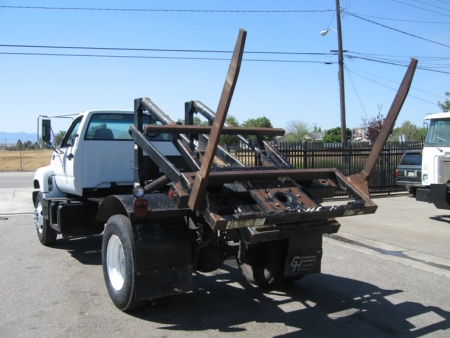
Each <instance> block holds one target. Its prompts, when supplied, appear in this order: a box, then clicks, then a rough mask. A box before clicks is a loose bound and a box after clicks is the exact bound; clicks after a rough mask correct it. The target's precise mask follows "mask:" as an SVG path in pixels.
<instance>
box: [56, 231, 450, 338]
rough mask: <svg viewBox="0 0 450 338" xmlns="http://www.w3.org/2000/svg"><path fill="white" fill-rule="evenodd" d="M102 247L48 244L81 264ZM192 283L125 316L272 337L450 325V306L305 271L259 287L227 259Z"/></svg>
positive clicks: (424, 330) (432, 329) (410, 331)
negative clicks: (263, 327)
mask: <svg viewBox="0 0 450 338" xmlns="http://www.w3.org/2000/svg"><path fill="white" fill-rule="evenodd" d="M101 245H102V236H101V235H99V236H90V237H86V238H79V239H67V238H63V239H58V240H57V241H56V243H55V245H54V246H53V248H54V249H58V250H65V251H67V252H69V253H70V254H71V255H72V257H74V258H75V259H77V260H78V261H79V262H81V263H82V264H88V265H101V263H102V262H101ZM193 283H194V290H193V292H191V293H187V294H183V295H180V296H178V298H176V300H175V301H174V302H172V303H169V304H165V305H161V306H155V307H151V306H147V307H145V308H143V309H139V310H136V311H133V312H130V313H129V315H131V316H133V317H136V318H138V319H141V320H146V321H150V322H153V323H160V327H159V328H160V329H162V330H173V331H190V332H196V331H198V332H204V331H208V330H212V331H214V332H216V333H217V331H219V332H223V333H239V332H241V331H247V333H248V334H251V333H252V332H251V331H250V330H251V327H252V326H253V325H258V326H259V328H258V332H261V328H260V326H261V325H266V326H267V328H268V329H267V336H271V337H281V336H284V337H361V336H364V337H392V336H396V337H422V336H424V335H429V334H433V333H438V332H440V331H444V330H448V329H450V312H448V311H445V310H442V309H441V308H439V307H436V306H424V305H422V304H420V303H416V302H411V301H401V298H402V296H401V294H402V293H403V291H402V290H384V289H381V288H379V287H378V286H376V285H373V284H369V283H366V282H362V281H358V280H354V279H349V278H344V277H339V276H333V275H327V274H317V275H309V276H306V277H305V278H303V279H302V280H300V281H298V282H295V283H291V284H286V285H282V286H279V287H278V288H276V289H272V290H269V289H263V288H256V287H253V286H251V285H249V284H248V283H247V282H246V281H245V280H244V277H243V276H241V274H240V272H239V269H238V268H237V266H236V263H235V261H234V260H232V259H230V260H227V261H226V262H225V264H224V265H223V266H222V267H221V269H219V270H217V271H215V272H213V273H210V274H201V273H196V274H195V275H194V278H193ZM277 331H278V332H279V334H278V333H277ZM286 331H288V333H286ZM440 333H441V334H443V333H444V332H440ZM153 334H155V332H153V333H152V335H153ZM161 334H162V335H164V333H163V331H161ZM156 335H158V334H157V333H156Z"/></svg>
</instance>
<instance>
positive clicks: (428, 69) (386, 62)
mask: <svg viewBox="0 0 450 338" xmlns="http://www.w3.org/2000/svg"><path fill="white" fill-rule="evenodd" d="M346 57H349V56H347V55H346ZM350 58H354V59H361V60H366V61H372V62H378V63H384V64H388V65H394V66H402V67H407V65H406V64H400V63H395V62H391V61H382V60H375V59H369V58H365V57H361V56H350ZM417 69H421V70H427V71H429V72H435V73H441V74H450V72H444V71H439V70H434V69H430V68H425V67H419V66H418V67H417Z"/></svg>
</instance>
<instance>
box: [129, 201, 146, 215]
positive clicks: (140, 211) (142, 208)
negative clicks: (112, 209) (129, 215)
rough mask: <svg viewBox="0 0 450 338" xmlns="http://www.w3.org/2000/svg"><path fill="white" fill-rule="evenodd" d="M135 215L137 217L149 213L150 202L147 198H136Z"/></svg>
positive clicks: (134, 204)
mask: <svg viewBox="0 0 450 338" xmlns="http://www.w3.org/2000/svg"><path fill="white" fill-rule="evenodd" d="M133 210H134V215H135V216H137V217H142V216H145V215H147V212H148V202H147V200H146V199H145V198H136V199H135V200H134V202H133Z"/></svg>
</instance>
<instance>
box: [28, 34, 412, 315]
mask: <svg viewBox="0 0 450 338" xmlns="http://www.w3.org/2000/svg"><path fill="white" fill-rule="evenodd" d="M245 34H246V33H245V31H243V30H241V31H240V33H239V36H238V39H237V42H236V47H235V50H234V53H233V57H232V60H231V63H230V68H229V71H228V74H227V78H226V81H225V84H224V87H223V91H222V95H221V97H220V101H219V104H218V108H217V112H213V111H212V110H211V109H209V108H208V107H206V106H205V105H204V104H202V103H201V102H199V101H189V102H186V103H185V123H184V125H180V124H177V123H176V122H174V121H173V120H172V119H171V118H170V117H169V116H168V115H166V114H165V113H164V112H163V111H162V110H161V109H159V108H158V107H157V106H156V105H155V104H154V103H153V102H152V101H151V100H150V99H148V98H139V99H136V100H135V101H134V111H112V110H100V111H87V112H84V113H81V114H79V115H78V117H76V118H75V119H74V121H73V123H72V125H71V126H70V128H69V129H68V131H67V133H66V135H65V137H64V139H63V141H62V143H61V145H60V146H59V147H58V148H55V151H54V153H53V155H52V159H51V162H50V164H49V165H48V166H46V167H43V168H40V169H38V170H37V172H36V175H35V179H34V188H35V189H36V190H35V191H34V192H33V194H32V198H33V203H34V205H35V207H36V211H35V224H36V228H37V234H38V237H39V240H40V241H41V243H42V244H44V245H52V244H53V243H54V242H55V240H56V237H57V235H61V236H62V237H73V236H87V235H95V234H103V236H102V237H103V239H102V266H103V275H104V278H105V284H106V288H107V290H108V293H109V296H110V298H111V300H112V302H113V303H114V305H115V306H116V307H118V308H119V309H120V310H122V311H129V310H132V309H135V308H138V307H141V306H144V305H145V304H146V303H147V302H148V301H149V300H151V301H152V303H158V302H160V301H167V300H168V299H173V297H174V296H176V295H179V294H182V293H185V292H188V291H191V290H192V275H193V272H195V271H198V272H211V271H214V270H217V269H218V268H219V267H220V266H221V265H222V264H223V262H224V260H225V259H226V258H227V257H230V256H234V257H236V261H237V264H238V266H239V269H240V271H241V272H242V275H243V276H244V277H245V279H247V281H248V282H250V283H252V284H254V285H256V286H261V287H268V286H274V285H278V284H281V283H285V282H291V281H294V280H298V279H300V278H302V277H303V276H305V275H307V274H312V273H319V272H320V269H321V258H322V236H323V234H332V233H336V232H337V231H338V230H339V227H340V224H339V222H338V221H337V220H336V218H338V217H344V216H345V217H347V216H356V215H363V214H371V213H374V212H375V211H376V209H377V205H376V204H375V203H374V202H373V201H372V200H371V199H370V193H369V186H368V178H369V177H370V175H371V173H372V170H373V168H374V166H375V163H376V161H377V158H378V157H379V155H380V153H381V150H382V148H383V145H384V143H385V141H386V139H387V137H388V136H389V133H390V130H391V129H392V127H393V126H394V123H395V120H396V118H397V116H398V114H399V112H400V109H401V107H402V104H403V102H404V100H405V98H406V96H407V93H408V90H409V87H410V85H411V82H412V78H413V75H414V71H415V68H416V65H417V60H414V59H413V60H412V61H411V64H410V66H409V67H408V70H407V72H406V74H405V77H404V80H403V82H402V84H401V86H400V89H399V91H398V93H397V95H396V97H395V99H394V102H393V104H392V107H391V109H390V110H389V113H388V116H387V117H386V122H385V124H384V125H383V127H382V129H381V132H380V136H379V137H378V139H377V141H376V143H375V145H374V146H373V149H372V151H371V154H370V156H369V158H368V160H367V162H366V166H365V167H364V169H363V170H362V171H361V172H360V173H357V174H353V175H351V176H348V177H347V176H345V175H343V174H342V173H341V172H340V171H339V170H337V169H334V168H323V169H296V168H294V167H293V166H292V165H291V164H290V163H289V161H288V160H287V159H286V158H285V157H284V156H283V155H282V154H281V153H280V152H279V151H278V150H277V149H276V148H275V147H274V146H273V145H271V144H270V143H269V142H267V141H265V140H264V138H263V136H264V135H270V136H277V135H283V134H284V130H282V129H279V128H243V127H234V126H227V125H225V119H226V114H227V111H228V107H229V104H230V101H231V97H232V94H233V90H234V86H235V84H236V80H237V75H238V73H239V68H240V64H241V60H242V53H243V44H244V41H245ZM130 103H131V102H130ZM197 113H199V114H201V115H203V116H204V117H205V118H206V119H207V120H208V121H209V126H195V125H193V119H194V118H193V116H194V114H197ZM40 125H41V129H42V140H43V141H44V142H46V143H49V142H50V134H51V119H49V118H46V117H44V118H42V119H41V122H40ZM221 134H228V135H237V137H239V138H240V139H241V141H243V142H244V143H245V144H246V145H247V146H248V147H249V148H251V149H253V150H254V153H255V157H256V158H257V161H256V162H257V163H258V166H254V167H247V166H245V165H244V164H243V163H242V162H241V161H239V159H237V158H235V157H233V156H232V154H230V153H228V152H227V151H226V150H225V149H223V148H221V147H220V146H219V138H220V135H221ZM242 135H255V136H256V143H253V142H251V141H250V140H248V139H247V138H245V137H244V136H242ZM338 187H341V188H343V189H345V190H346V191H347V192H348V193H349V195H350V196H351V200H350V201H345V202H344V203H343V204H337V203H338V202H337V203H336V204H333V205H327V206H324V205H321V201H322V200H323V199H324V198H327V197H333V196H334V194H335V192H336V189H337V188H338ZM80 245H82V244H80Z"/></svg>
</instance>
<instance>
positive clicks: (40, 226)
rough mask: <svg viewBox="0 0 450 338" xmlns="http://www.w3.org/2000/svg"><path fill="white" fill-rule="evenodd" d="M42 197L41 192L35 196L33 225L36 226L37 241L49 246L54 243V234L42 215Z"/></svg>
mask: <svg viewBox="0 0 450 338" xmlns="http://www.w3.org/2000/svg"><path fill="white" fill-rule="evenodd" d="M43 202H44V197H43V196H42V192H39V193H38V194H37V196H36V203H35V208H36V209H35V210H34V225H35V226H36V230H37V235H38V238H39V241H40V242H41V243H42V244H43V245H45V246H51V245H53V244H54V243H55V241H56V232H55V230H53V229H52V228H51V227H50V222H49V221H48V220H47V219H45V218H44V216H43V215H42V209H43Z"/></svg>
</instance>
